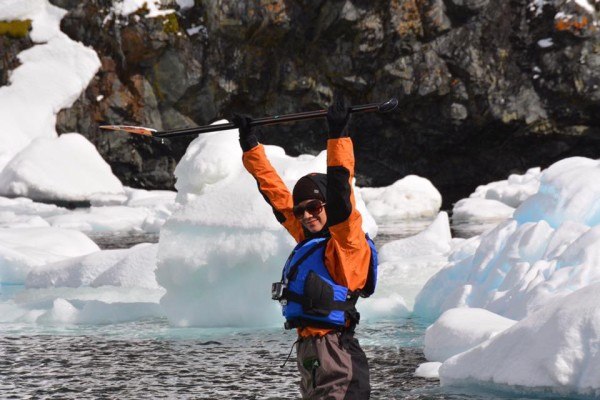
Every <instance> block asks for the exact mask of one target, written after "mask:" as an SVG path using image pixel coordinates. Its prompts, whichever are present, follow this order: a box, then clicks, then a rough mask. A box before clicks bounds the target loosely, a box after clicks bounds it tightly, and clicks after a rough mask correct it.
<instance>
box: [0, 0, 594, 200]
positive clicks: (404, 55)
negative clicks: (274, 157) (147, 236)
mask: <svg viewBox="0 0 600 400" xmlns="http://www.w3.org/2000/svg"><path fill="white" fill-rule="evenodd" d="M52 3H54V4H55V5H57V6H60V7H62V8H65V9H67V10H68V11H69V12H68V14H67V15H66V16H65V17H64V18H63V20H62V25H61V29H62V30H63V31H64V32H65V33H67V34H68V35H69V36H70V37H72V38H73V39H75V40H78V41H81V42H83V43H84V44H86V45H88V46H91V47H93V48H94V49H95V50H96V51H97V53H98V55H99V57H100V59H101V60H102V68H101V70H100V72H99V73H98V74H97V76H96V77H95V79H94V81H93V82H92V84H91V85H90V86H89V87H88V89H87V91H86V92H85V93H83V94H82V96H81V98H80V99H79V100H78V101H77V102H76V104H75V105H74V106H73V107H72V108H70V109H68V110H63V111H61V113H60V114H59V118H58V126H57V129H58V131H59V132H72V131H77V132H81V133H82V134H84V135H86V136H87V137H88V138H90V140H91V141H92V142H93V143H94V144H95V145H96V146H97V147H98V149H99V151H100V152H101V154H102V155H103V156H104V157H105V159H106V160H107V161H109V163H110V164H111V165H112V167H113V170H114V171H115V173H116V174H117V175H118V176H119V177H120V178H121V179H122V181H123V182H124V183H125V184H128V185H131V186H138V187H146V188H168V187H172V185H173V184H174V179H173V175H172V171H173V169H174V167H175V165H176V163H177V161H178V159H179V157H181V155H182V154H183V152H184V151H185V148H186V146H187V144H188V143H189V140H190V139H176V140H171V141H169V142H168V143H160V142H156V141H153V140H149V139H146V138H137V137H131V136H126V135H125V134H114V133H113V134H107V133H102V132H99V131H98V129H97V127H98V125H99V124H102V123H119V124H121V123H126V124H135V125H144V126H152V127H155V128H157V129H172V128H180V127H189V126H194V125H204V124H208V123H210V122H212V121H215V120H217V119H220V118H224V117H227V116H229V115H231V113H233V112H240V113H245V114H249V115H252V116H256V117H259V116H265V115H273V114H283V113H289V112H298V111H307V110H313V109H320V108H323V107H325V106H326V105H327V104H328V103H329V102H330V101H331V97H332V93H333V91H334V90H336V89H338V90H341V91H343V93H344V94H345V95H346V96H347V97H348V98H349V100H350V101H351V103H353V104H360V103H371V102H377V101H383V100H386V99H387V98H389V97H391V96H396V97H397V98H398V99H399V100H400V107H399V109H398V110H397V111H396V112H394V113H393V114H386V115H385V116H379V115H375V114H368V115H366V114H363V115H357V116H355V117H354V118H353V128H354V129H353V130H354V135H353V136H354V139H355V143H356V157H357V178H358V184H359V185H368V186H381V185H388V184H391V183H392V182H394V181H395V180H397V179H399V178H401V177H403V176H404V175H407V174H417V175H421V176H424V177H426V178H428V179H430V180H431V181H432V182H433V183H434V185H435V186H436V187H437V188H438V189H439V190H440V191H441V192H442V194H443V196H444V202H445V206H446V207H447V206H449V205H450V204H451V203H452V202H454V201H456V200H457V199H458V198H460V197H463V196H466V195H468V194H469V193H470V192H471V191H473V190H474V189H475V187H476V186H477V185H478V184H482V183H486V182H489V181H493V180H498V179H504V178H506V176H507V175H508V174H509V173H511V172H524V171H525V170H526V169H527V168H529V167H532V166H542V167H544V166H547V165H549V164H550V163H552V162H554V161H556V160H558V159H560V158H563V157H567V156H573V155H583V156H588V157H593V158H598V157H600V152H599V151H600V113H599V112H598V110H599V109H600V33H599V31H598V29H599V26H598V18H599V17H600V12H599V9H600V4H599V3H598V2H595V1H593V0H577V1H570V0H386V1H380V0H342V1H338V0H331V1H325V0H312V1H308V0H246V1H234V0H196V1H195V3H194V5H193V6H192V7H187V8H185V9H181V8H180V7H179V6H178V4H177V3H175V2H174V1H171V2H170V1H163V5H164V6H165V7H168V8H173V9H175V10H176V12H174V13H171V14H167V15H163V16H158V17H153V18H149V17H147V13H148V10H147V9H144V8H142V9H140V10H138V11H137V12H135V13H133V14H129V15H127V16H123V15H119V14H118V13H115V12H114V9H113V2H112V1H109V0H88V1H85V2H80V1H75V0H53V1H52ZM180 4H181V2H180ZM190 5H191V4H190ZM0 40H3V41H4V42H7V43H8V42H10V43H12V44H5V45H4V49H8V50H9V51H13V52H14V51H17V50H19V49H20V48H22V47H23V46H26V45H27V41H26V39H22V38H21V39H18V40H17V39H12V40H11V39H5V38H2V37H0ZM4 42H3V43H4ZM6 54H10V53H6ZM4 59H5V61H4V64H3V66H4V67H3V66H2V65H0V79H2V78H3V71H4V70H5V69H7V68H9V67H10V65H7V61H6V60H7V59H10V57H8V56H7V55H5V56H4ZM3 68H4V69H3ZM324 129H325V122H324V121H312V122H300V123H296V124H293V125H287V126H283V125H282V126H277V127H269V128H266V129H264V134H263V142H265V143H271V144H278V145H281V146H283V147H284V148H285V149H286V150H287V151H288V152H289V153H291V154H299V153H305V152H309V153H316V152H318V151H319V150H321V149H323V148H324V146H325V135H324V134H323V131H324Z"/></svg>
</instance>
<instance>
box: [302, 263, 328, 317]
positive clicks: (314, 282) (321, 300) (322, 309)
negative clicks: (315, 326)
mask: <svg viewBox="0 0 600 400" xmlns="http://www.w3.org/2000/svg"><path fill="white" fill-rule="evenodd" d="M304 296H305V297H306V298H307V300H309V301H307V302H306V303H305V304H302V310H303V311H304V312H305V313H306V314H309V315H314V316H318V317H326V316H328V315H329V313H330V312H331V310H330V309H329V307H327V306H326V305H328V304H330V303H331V302H332V301H333V288H332V287H331V286H330V285H329V284H328V283H327V282H325V281H324V280H323V279H321V277H320V276H319V275H317V274H316V273H315V272H314V271H310V272H309V273H308V276H307V277H306V281H305V282H304Z"/></svg>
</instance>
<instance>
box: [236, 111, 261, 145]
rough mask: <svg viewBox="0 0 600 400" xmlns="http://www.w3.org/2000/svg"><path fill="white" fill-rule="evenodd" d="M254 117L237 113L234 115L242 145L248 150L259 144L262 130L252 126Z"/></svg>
mask: <svg viewBox="0 0 600 400" xmlns="http://www.w3.org/2000/svg"><path fill="white" fill-rule="evenodd" d="M251 121H252V118H250V117H247V116H245V115H238V114H235V115H234V116H233V123H234V125H235V126H236V127H237V128H238V129H239V131H240V146H241V147H242V151H244V152H246V151H248V150H251V149H253V148H255V147H256V146H258V136H259V134H260V132H258V130H257V129H254V130H253V129H252V128H251V127H250V122H251Z"/></svg>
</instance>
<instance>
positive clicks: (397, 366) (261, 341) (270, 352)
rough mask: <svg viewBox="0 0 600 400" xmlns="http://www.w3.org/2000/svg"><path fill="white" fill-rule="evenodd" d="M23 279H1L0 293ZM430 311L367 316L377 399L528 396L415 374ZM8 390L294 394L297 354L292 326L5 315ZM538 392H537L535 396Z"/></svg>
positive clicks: (0, 373)
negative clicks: (88, 321) (443, 383)
mask: <svg viewBox="0 0 600 400" xmlns="http://www.w3.org/2000/svg"><path fill="white" fill-rule="evenodd" d="M429 222H430V221H413V222H411V223H408V224H405V225H398V224H395V225H393V226H383V227H382V229H381V231H380V235H379V236H378V237H377V242H378V244H379V245H381V244H383V243H385V242H387V241H389V240H394V239H397V238H400V237H404V236H409V235H413V234H415V233H416V232H418V231H420V230H422V229H424V227H426V226H427V225H428V224H429ZM94 240H96V241H97V243H99V245H100V246H101V247H103V248H117V247H123V246H124V247H129V246H132V245H134V244H136V243H139V242H144V241H150V242H152V241H156V240H157V236H156V235H128V236H126V237H123V236H115V235H113V236H109V237H106V236H104V237H99V236H97V237H94ZM22 289H23V286H22V285H12V286H11V285H9V286H6V285H4V286H0V301H6V300H8V299H10V298H12V297H13V296H14V295H15V294H16V293H18V292H19V291H20V290H22ZM427 326H428V323H427V321H422V320H419V319H416V318H408V319H398V320H390V321H376V322H370V321H363V323H362V324H361V325H359V327H358V329H357V337H358V339H359V341H360V342H361V344H362V346H363V348H364V350H365V352H366V353H367V356H368V358H369V362H370V370H371V384H372V398H373V399H474V400H483V399H509V398H511V399H516V398H519V399H528V398H530V397H519V396H516V395H514V394H511V393H501V392H493V391H491V390H485V389H483V390H482V389H478V390H475V389H473V388H468V389H465V388H462V389H461V388H440V387H439V383H438V381H437V380H428V379H423V378H418V377H415V376H414V371H415V369H416V368H417V367H418V365H419V364H420V363H422V362H425V361H426V360H425V358H424V356H423V351H422V347H423V336H424V332H425V329H426V327H427ZM0 328H1V329H2V333H1V334H0V393H1V394H0V397H1V398H3V399H27V398H35V399H51V398H60V399H83V398H94V399H96V398H101V399H104V398H106V399H113V398H119V399H129V398H131V399H133V398H135V399H145V398H147V399H154V398H170V399H189V398H194V399H295V398H298V389H297V387H298V373H297V370H296V366H295V361H294V357H293V355H292V358H291V359H290V361H289V362H288V363H287V364H286V365H285V367H281V365H282V364H283V362H284V360H285V359H286V357H287V356H288V353H289V351H290V350H291V345H292V343H293V342H294V340H295V332H291V331H285V330H283V329H282V328H281V327H269V328H263V329H249V328H245V329H234V328H228V329H224V328H219V329H208V328H204V329H201V328H174V327H171V326H169V324H168V322H167V321H166V319H163V318H159V319H150V320H145V321H136V322H130V323H122V324H111V325H104V326H84V325H78V326H36V325H32V324H10V325H0ZM531 398H535V397H531Z"/></svg>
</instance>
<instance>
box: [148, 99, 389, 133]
mask: <svg viewBox="0 0 600 400" xmlns="http://www.w3.org/2000/svg"><path fill="white" fill-rule="evenodd" d="M392 100H393V101H392ZM394 101H395V103H394ZM390 102H391V103H392V104H394V105H393V107H392V109H393V108H394V107H395V104H397V100H396V99H390V100H388V101H387V102H385V103H373V104H364V105H360V106H351V107H349V111H350V113H359V112H373V111H382V112H386V111H389V110H383V109H382V106H384V105H387V104H390ZM388 107H389V106H388ZM326 115H327V110H317V111H306V112H300V113H295V114H285V115H275V116H272V117H263V118H256V119H253V120H252V121H251V122H250V126H251V127H255V126H263V125H274V124H281V123H284V122H292V121H302V120H305V119H315V118H323V117H325V116H326ZM235 128H236V126H235V125H234V124H233V123H232V122H228V123H224V124H216V125H205V126H198V127H195V128H186V129H176V130H171V131H163V132H156V133H154V134H153V135H152V137H157V138H172V137H179V136H189V135H197V134H201V133H207V132H218V131H225V130H228V129H235Z"/></svg>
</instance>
